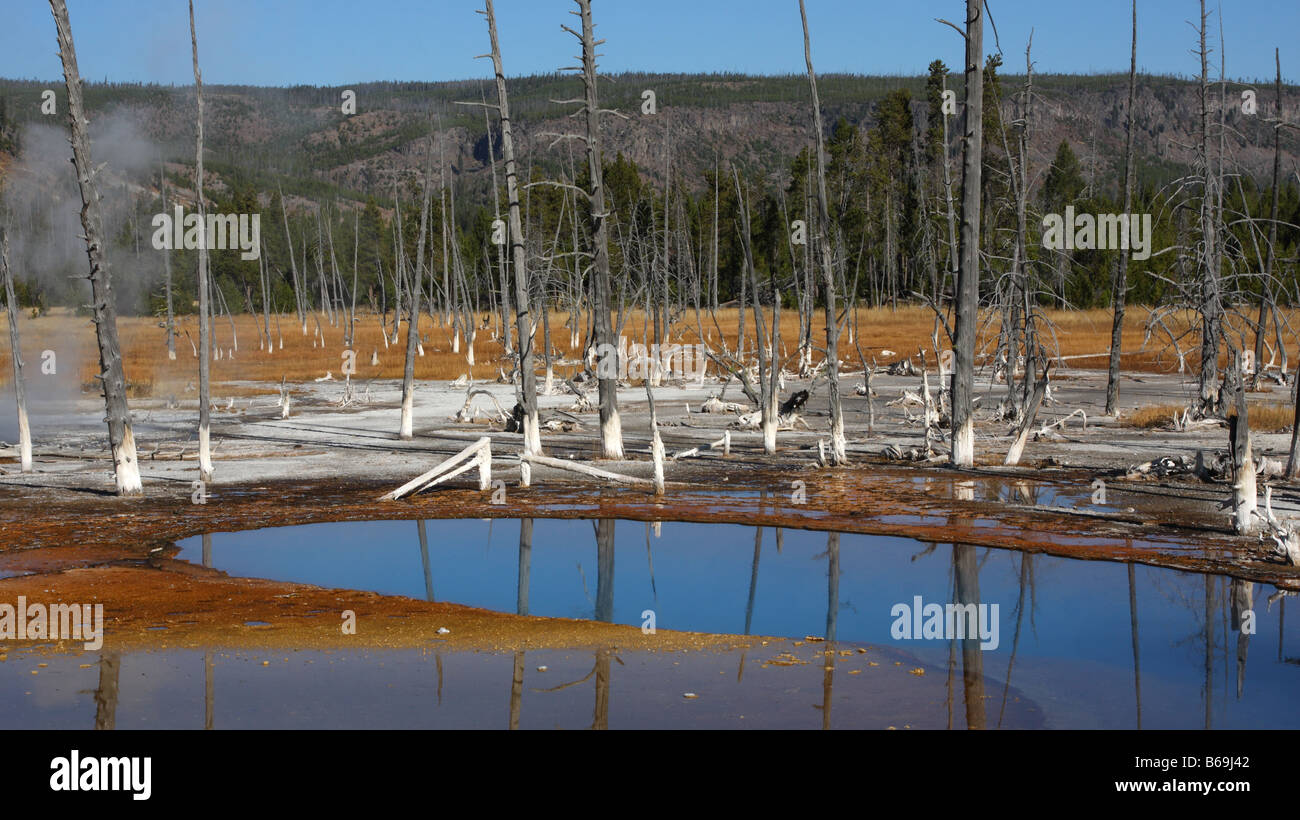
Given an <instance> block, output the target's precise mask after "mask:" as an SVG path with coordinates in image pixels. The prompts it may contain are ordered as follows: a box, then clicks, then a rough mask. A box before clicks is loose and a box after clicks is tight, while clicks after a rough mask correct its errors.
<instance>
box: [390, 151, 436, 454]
mask: <svg viewBox="0 0 1300 820" xmlns="http://www.w3.org/2000/svg"><path fill="white" fill-rule="evenodd" d="M429 149H430V151H429V156H430V160H429V162H430V163H431V162H432V156H433V150H432V149H433V145H432V140H431V141H430V145H429ZM429 171H430V169H429V167H428V164H427V163H426V165H425V170H424V203H423V205H421V206H420V237H419V239H418V240H417V242H416V251H415V281H414V283H413V284H412V287H411V292H410V295H409V298H408V299H407V302H408V303H409V305H410V308H411V312H410V314H409V317H408V319H407V322H406V365H405V369H404V370H403V371H402V423H401V428H400V429H399V431H398V435H399V436H400V437H401V438H403V439H410V438H411V437H412V435H413V434H414V433H413V429H412V425H413V419H412V416H413V415H414V408H415V348H416V346H417V345H418V344H419V342H420V294H421V293H423V292H424V284H423V283H424V241H425V238H426V236H427V232H428V228H429V196H430V193H431V191H432V189H431V188H430V187H429V176H430V173H429ZM399 267H400V264H399Z"/></svg>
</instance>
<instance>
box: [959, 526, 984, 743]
mask: <svg viewBox="0 0 1300 820" xmlns="http://www.w3.org/2000/svg"><path fill="white" fill-rule="evenodd" d="M952 567H953V578H954V583H953V588H954V593H955V594H954V601H955V603H956V604H958V605H959V606H964V605H966V604H974V605H975V606H976V611H978V608H979V603H980V582H979V565H978V563H977V562H976V556H975V547H973V546H971V545H969V544H953V546H952ZM975 633H976V634H975V636H974V637H971V636H970V630H969V629H967V631H966V637H964V638H962V640H961V668H962V684H963V690H964V693H965V701H966V728H968V729H983V728H985V727H986V725H987V724H986V720H985V715H984V653H983V650H981V649H980V639H979V630H978V629H976V630H975Z"/></svg>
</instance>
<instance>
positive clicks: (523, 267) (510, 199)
mask: <svg viewBox="0 0 1300 820" xmlns="http://www.w3.org/2000/svg"><path fill="white" fill-rule="evenodd" d="M486 4H487V9H486V11H485V12H484V14H486V16H487V21H488V35H489V36H490V37H491V40H492V70H493V72H494V73H495V75H496V84H497V114H498V115H499V116H500V119H501V155H502V158H503V159H504V160H505V171H506V202H507V208H508V209H509V220H510V225H509V228H510V254H511V264H512V266H513V268H514V274H515V305H516V312H515V329H516V335H517V336H518V345H519V388H520V398H519V404H520V405H521V406H522V407H523V411H524V449H525V450H526V451H527V452H529V453H532V454H533V455H538V454H540V453H541V452H542V440H541V434H540V432H539V428H538V419H537V373H536V372H535V371H534V368H533V327H532V319H531V316H530V315H529V306H530V305H531V304H532V299H531V297H530V295H529V282H528V260H527V256H526V254H525V252H524V228H523V218H522V214H521V211H520V207H519V171H518V167H517V166H516V164H515V142H514V132H513V128H512V124H511V120H510V100H509V98H508V96H507V94H506V74H505V69H504V68H503V67H502V64H501V45H500V43H499V42H498V40H497V20H496V15H495V14H494V13H493V10H492V0H486ZM503 296H504V293H503ZM542 310H543V311H545V310H546V305H545V302H543V304H542ZM507 326H508V325H507ZM507 338H508V337H507ZM508 345H509V342H508V341H507V346H508ZM548 372H549V368H548Z"/></svg>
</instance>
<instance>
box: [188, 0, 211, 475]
mask: <svg viewBox="0 0 1300 820" xmlns="http://www.w3.org/2000/svg"><path fill="white" fill-rule="evenodd" d="M190 47H191V49H192V52H193V56H194V93H195V97H196V101H197V103H198V120H197V130H196V135H195V141H194V145H195V148H194V156H195V158H194V197H195V200H196V202H197V208H198V212H199V223H200V225H201V227H200V228H199V236H200V237H201V239H200V241H199V478H200V479H201V480H203V481H211V480H212V445H211V435H212V431H211V420H210V419H209V404H210V403H211V400H212V399H211V395H212V394H211V386H210V383H209V382H210V378H209V377H210V373H209V371H210V370H211V367H212V361H211V355H210V353H209V351H210V350H211V346H212V337H211V327H210V324H209V323H210V317H209V312H210V310H211V306H210V305H209V303H208V236H207V205H206V204H204V201H203V75H202V73H201V72H200V71H199V40H198V34H197V32H196V30H195V26H194V0H190Z"/></svg>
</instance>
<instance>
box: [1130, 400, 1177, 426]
mask: <svg viewBox="0 0 1300 820" xmlns="http://www.w3.org/2000/svg"><path fill="white" fill-rule="evenodd" d="M1186 409H1187V406H1186V405H1181V404H1148V405H1147V406H1146V407H1139V408H1138V409H1136V410H1134V411H1132V412H1131V413H1129V414H1128V415H1126V416H1124V417H1123V420H1124V423H1125V424H1127V425H1128V426H1130V427H1142V428H1144V429H1147V430H1154V429H1157V428H1160V427H1166V426H1168V425H1170V424H1172V423H1173V419H1174V417H1175V416H1178V417H1182V415H1183V411H1184V410H1186Z"/></svg>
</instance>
